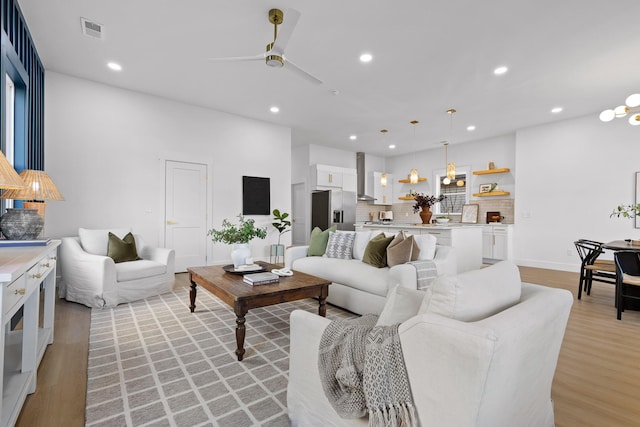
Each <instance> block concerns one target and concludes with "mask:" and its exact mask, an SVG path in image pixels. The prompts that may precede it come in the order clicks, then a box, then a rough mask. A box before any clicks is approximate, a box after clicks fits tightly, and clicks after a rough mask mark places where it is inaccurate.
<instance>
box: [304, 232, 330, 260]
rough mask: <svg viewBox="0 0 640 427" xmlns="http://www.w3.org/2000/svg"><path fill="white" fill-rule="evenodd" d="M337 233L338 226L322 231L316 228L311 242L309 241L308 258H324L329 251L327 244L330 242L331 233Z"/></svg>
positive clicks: (312, 233)
mask: <svg viewBox="0 0 640 427" xmlns="http://www.w3.org/2000/svg"><path fill="white" fill-rule="evenodd" d="M330 231H336V226H335V225H334V226H332V227H329V228H327V229H326V230H324V231H323V230H321V229H320V227H315V228H314V229H313V230H311V240H309V250H308V251H307V255H308V256H322V255H324V252H325V250H326V249H327V242H328V241H329V232H330Z"/></svg>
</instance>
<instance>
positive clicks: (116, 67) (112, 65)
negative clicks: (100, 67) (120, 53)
mask: <svg viewBox="0 0 640 427" xmlns="http://www.w3.org/2000/svg"><path fill="white" fill-rule="evenodd" d="M107 67H109V68H111V69H112V70H113V71H122V65H120V64H118V63H115V62H109V63H108V64H107Z"/></svg>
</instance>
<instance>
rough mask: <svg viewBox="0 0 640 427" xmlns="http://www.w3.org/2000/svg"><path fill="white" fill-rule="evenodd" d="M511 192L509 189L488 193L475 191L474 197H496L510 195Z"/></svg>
mask: <svg viewBox="0 0 640 427" xmlns="http://www.w3.org/2000/svg"><path fill="white" fill-rule="evenodd" d="M509 194H511V193H509V192H508V191H500V190H498V191H488V192H486V193H474V194H473V197H494V196H508V195H509Z"/></svg>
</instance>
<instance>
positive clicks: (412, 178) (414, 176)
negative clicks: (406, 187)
mask: <svg viewBox="0 0 640 427" xmlns="http://www.w3.org/2000/svg"><path fill="white" fill-rule="evenodd" d="M409 123H411V124H412V125H413V139H414V140H415V139H416V125H417V124H418V123H420V122H419V121H417V120H411V121H410V122H409ZM419 178H420V176H419V175H418V169H415V168H414V169H411V172H410V173H409V182H410V183H411V184H417V183H418V181H419Z"/></svg>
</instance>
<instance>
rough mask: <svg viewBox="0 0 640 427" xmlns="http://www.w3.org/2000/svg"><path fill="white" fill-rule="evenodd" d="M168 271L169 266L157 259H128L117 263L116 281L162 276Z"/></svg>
mask: <svg viewBox="0 0 640 427" xmlns="http://www.w3.org/2000/svg"><path fill="white" fill-rule="evenodd" d="M166 271H167V266H166V265H164V264H160V263H159V262H155V261H148V260H144V259H143V260H139V261H126V262H120V263H118V264H116V281H117V282H128V281H130V280H136V279H144V278H147V277H152V276H160V275H162V274H164V273H166Z"/></svg>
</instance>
